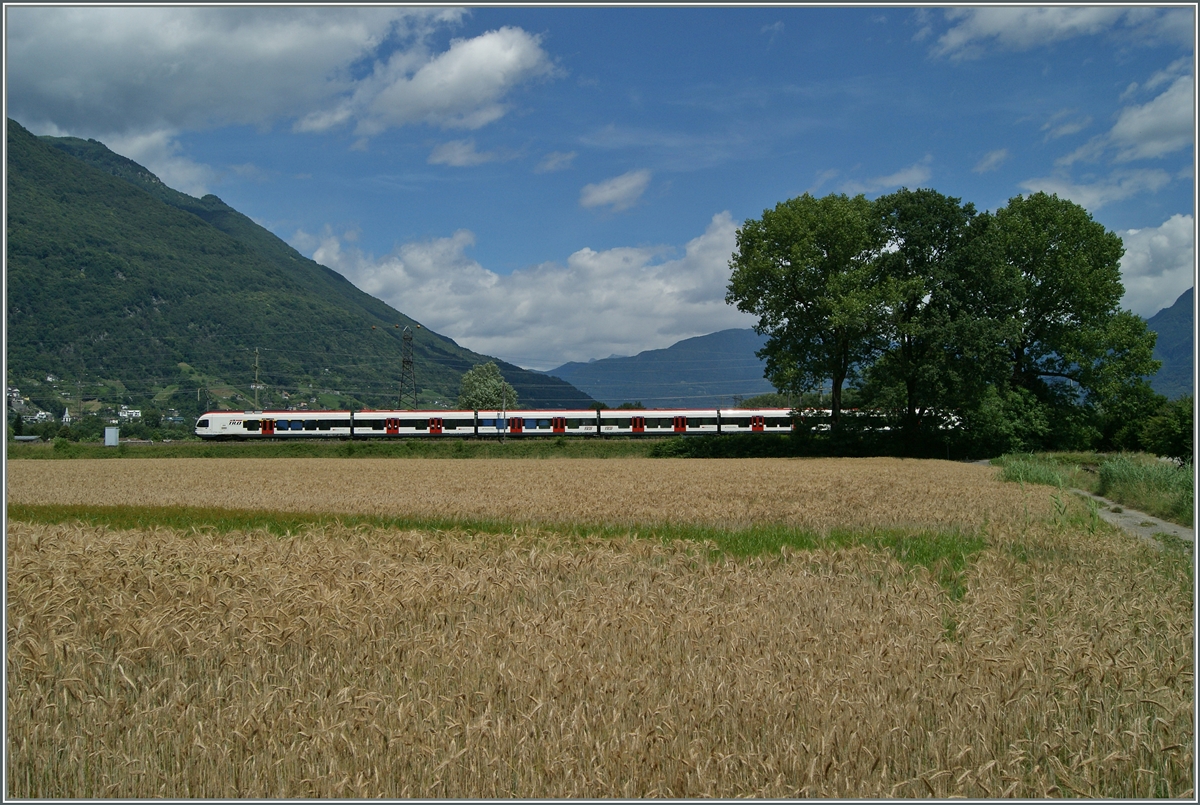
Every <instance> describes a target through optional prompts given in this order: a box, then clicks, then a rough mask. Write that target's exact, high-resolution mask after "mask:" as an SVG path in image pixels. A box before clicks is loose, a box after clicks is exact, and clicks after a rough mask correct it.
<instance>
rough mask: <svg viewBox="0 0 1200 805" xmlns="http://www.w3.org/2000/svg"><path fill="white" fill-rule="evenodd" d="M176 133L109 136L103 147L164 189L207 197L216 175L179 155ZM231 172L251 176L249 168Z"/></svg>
mask: <svg viewBox="0 0 1200 805" xmlns="http://www.w3.org/2000/svg"><path fill="white" fill-rule="evenodd" d="M176 134H177V132H174V131H170V130H160V131H151V132H147V133H144V134H125V135H120V134H118V135H112V136H111V137H110V138H109V140H108V142H106V143H105V145H106V146H107V147H108V148H109V150H111V151H113V152H114V153H117V154H121V155H122V156H125V157H128V158H129V159H132V160H133V161H134V162H136V163H138V164H139V165H142V166H144V167H146V168H148V169H149V170H150V172H151V173H153V174H154V175H155V176H157V177H158V178H159V179H160V180H162V183H163V184H165V185H166V186H167V187H173V188H175V189H176V190H179V191H182V192H184V193H187V194H188V195H192V196H196V197H197V198H199V197H201V196H204V195H206V194H207V193H208V188H209V186H210V185H211V184H212V183H213V182H214V181H216V180H217V178H218V174H217V171H215V170H213V169H212V168H210V167H209V166H208V165H201V164H200V163H198V162H194V161H192V160H191V159H188V158H187V157H185V156H183V155H182V153H181V152H182V151H183V148H182V147H181V146H180V145H179V141H178V140H176V139H175V137H176ZM231 170H234V171H235V172H240V173H245V172H252V171H254V170H255V169H254V168H253V166H248V165H239V166H237V167H236V168H232V169H231Z"/></svg>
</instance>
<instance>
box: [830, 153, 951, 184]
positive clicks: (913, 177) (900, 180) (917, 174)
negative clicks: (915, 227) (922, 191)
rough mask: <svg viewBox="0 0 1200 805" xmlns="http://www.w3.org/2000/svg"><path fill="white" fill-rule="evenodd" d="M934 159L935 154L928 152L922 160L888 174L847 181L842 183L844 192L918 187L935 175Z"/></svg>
mask: <svg viewBox="0 0 1200 805" xmlns="http://www.w3.org/2000/svg"><path fill="white" fill-rule="evenodd" d="M932 161H933V156H932V155H931V154H926V155H925V158H924V159H922V160H921V161H920V162H917V163H914V164H912V165H909V166H908V167H907V168H901V169H900V170H898V171H896V172H895V173H892V174H889V175H887V176H876V177H875V178H873V179H867V180H866V181H864V182H860V181H857V180H851V181H849V182H846V183H845V184H843V185H842V192H844V193H877V192H879V191H881V190H890V189H892V188H896V187H918V186H920V185H923V184H925V183H926V182H928V181H929V177H930V176H932V175H933V174H932V173H931V172H930V170H929V163H931V162H932Z"/></svg>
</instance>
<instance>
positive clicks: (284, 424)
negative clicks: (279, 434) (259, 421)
mask: <svg viewBox="0 0 1200 805" xmlns="http://www.w3.org/2000/svg"><path fill="white" fill-rule="evenodd" d="M287 429H288V421H287V420H286V419H276V420H275V430H287Z"/></svg>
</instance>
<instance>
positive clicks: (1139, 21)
mask: <svg viewBox="0 0 1200 805" xmlns="http://www.w3.org/2000/svg"><path fill="white" fill-rule="evenodd" d="M945 18H946V20H948V21H949V22H951V23H953V25H952V27H951V28H950V29H949V30H948V31H946V32H945V33H944V34H942V36H941V37H939V38H938V40H937V42H936V43H935V44H934V45H933V47H932V51H933V53H934V55H937V56H945V57H947V58H950V59H952V60H958V59H974V58H979V57H980V56H982V55H983V54H984V53H985V52H986V51H987V50H988V48H989V46H990V47H995V48H998V49H1002V50H1029V49H1030V48H1034V47H1039V46H1044V45H1049V44H1051V43H1054V42H1059V41H1062V40H1065V39H1073V38H1075V37H1078V36H1095V35H1097V34H1102V33H1109V32H1115V33H1117V34H1118V35H1121V36H1123V37H1124V38H1126V39H1127V40H1128V41H1133V42H1139V43H1145V44H1151V43H1156V42H1161V41H1169V42H1173V43H1177V44H1180V45H1185V46H1186V45H1189V44H1190V42H1191V31H1192V30H1193V23H1192V10H1191V9H1155V8H1114V7H1111V6H1056V7H1040V8H1039V7H1002V6H988V7H982V8H956V9H949V10H947V11H946V13H945Z"/></svg>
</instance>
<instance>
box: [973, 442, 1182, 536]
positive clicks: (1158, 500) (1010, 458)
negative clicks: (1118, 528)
mask: <svg viewBox="0 0 1200 805" xmlns="http://www.w3.org/2000/svg"><path fill="white" fill-rule="evenodd" d="M992 463H993V464H998V465H999V466H1000V468H1001V469H1000V478H1001V480H1004V481H1012V482H1013V483H1026V484H1044V485H1046V486H1054V487H1059V488H1060V489H1063V488H1071V487H1075V488H1079V489H1084V490H1086V491H1088V492H1093V493H1095V494H1097V495H1100V496H1101V497H1106V498H1109V499H1110V500H1113V501H1116V502H1117V503H1120V504H1121V505H1122V506H1127V507H1129V508H1130V509H1134V510H1136V511H1140V512H1145V513H1146V514H1151V515H1154V516H1155V517H1159V518H1161V519H1163V520H1169V521H1170V522H1172V523H1176V524H1178V525H1184V526H1191V525H1192V518H1193V514H1194V507H1195V503H1194V499H1195V498H1194V494H1195V492H1194V490H1195V487H1194V477H1195V474H1194V471H1193V468H1192V465H1191V464H1185V465H1183V466H1179V465H1178V464H1174V463H1171V462H1166V461H1161V460H1159V459H1158V458H1157V457H1155V456H1152V455H1149V454H1146V453H1119V454H1116V455H1105V454H1102V453H1036V454H1034V453H1025V454H1019V453H1017V454H1010V455H1006V456H1001V457H1000V458H997V459H994V460H993V462H992Z"/></svg>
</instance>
